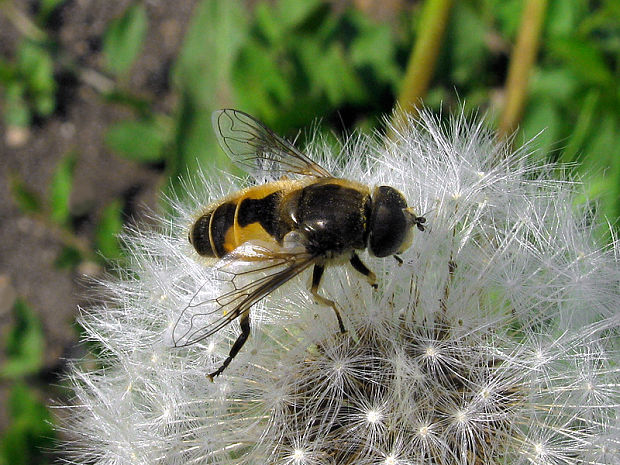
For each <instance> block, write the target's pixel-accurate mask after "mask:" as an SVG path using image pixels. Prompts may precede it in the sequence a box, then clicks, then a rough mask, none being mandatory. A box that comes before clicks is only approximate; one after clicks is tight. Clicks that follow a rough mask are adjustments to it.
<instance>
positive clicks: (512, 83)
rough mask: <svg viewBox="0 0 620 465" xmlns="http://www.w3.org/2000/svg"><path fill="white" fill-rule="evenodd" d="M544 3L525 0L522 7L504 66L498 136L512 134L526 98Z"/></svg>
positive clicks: (544, 1)
mask: <svg viewBox="0 0 620 465" xmlns="http://www.w3.org/2000/svg"><path fill="white" fill-rule="evenodd" d="M547 3H548V2H547V0H528V1H527V2H526V3H525V6H524V7H523V16H522V18H521V27H520V29H519V35H518V37H517V43H516V45H515V48H514V50H513V52H512V57H511V59H510V66H509V68H508V79H507V81H506V102H505V104H504V109H503V111H502V115H501V118H500V123H499V129H498V132H499V135H500V136H503V137H507V136H509V135H510V134H512V133H513V132H514V130H515V129H516V128H517V125H518V124H519V121H520V120H521V114H522V113H523V109H524V107H525V103H526V99H527V85H528V82H529V76H530V72H531V70H532V66H533V65H534V62H535V60H536V54H537V53H538V44H539V42H540V35H541V33H542V26H543V23H544V19H545V12H546V10H547Z"/></svg>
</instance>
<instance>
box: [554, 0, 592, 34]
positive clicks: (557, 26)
mask: <svg viewBox="0 0 620 465" xmlns="http://www.w3.org/2000/svg"><path fill="white" fill-rule="evenodd" d="M586 8H587V6H586V5H585V2H584V1H583V0H552V1H551V2H549V9H548V10H547V18H546V21H545V23H546V26H545V30H546V32H547V34H548V35H549V36H555V37H559V36H569V35H571V34H573V33H574V32H575V30H576V29H577V22H578V19H579V17H580V16H581V15H582V14H583V10H584V9H586Z"/></svg>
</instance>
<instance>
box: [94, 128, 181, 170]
mask: <svg viewBox="0 0 620 465" xmlns="http://www.w3.org/2000/svg"><path fill="white" fill-rule="evenodd" d="M168 132H169V131H168V130H167V128H164V127H162V125H160V124H158V123H157V122H156V121H153V120H150V121H133V120H127V121H121V122H120V123H116V124H114V125H112V126H111V127H110V128H108V130H107V132H106V135H105V143H106V145H107V146H108V147H109V148H110V149H112V150H113V151H114V152H115V153H117V154H118V155H120V156H122V157H123V158H126V159H128V160H133V161H137V162H141V163H156V162H160V161H162V160H163V159H164V156H165V153H164V147H165V145H166V144H167V143H168V141H169V137H170V135H169V134H168Z"/></svg>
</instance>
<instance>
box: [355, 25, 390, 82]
mask: <svg viewBox="0 0 620 465" xmlns="http://www.w3.org/2000/svg"><path fill="white" fill-rule="evenodd" d="M353 19H354V20H355V22H356V24H357V26H358V27H359V28H360V32H359V34H356V35H355V36H354V38H353V40H352V43H351V48H350V52H349V54H350V58H351V62H352V64H353V65H354V66H355V67H356V68H361V67H368V68H370V70H371V71H372V72H373V74H374V75H375V76H376V77H377V78H378V80H379V81H384V82H388V83H389V84H390V85H391V86H392V88H393V89H394V90H396V88H397V86H398V84H399V83H400V79H401V78H402V71H401V70H400V68H399V66H398V64H397V62H396V39H395V37H394V34H393V32H392V30H391V29H390V27H389V26H388V25H387V24H374V23H371V22H370V21H368V20H367V19H366V17H365V16H363V15H354V16H353Z"/></svg>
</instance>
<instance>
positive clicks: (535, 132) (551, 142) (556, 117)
mask: <svg viewBox="0 0 620 465" xmlns="http://www.w3.org/2000/svg"><path fill="white" fill-rule="evenodd" d="M561 121H562V119H561V118H560V111H559V109H558V106H557V105H556V104H555V102H554V101H552V100H548V99H542V98H541V99H539V100H536V101H531V102H530V103H529V105H528V107H527V110H526V113H525V115H524V118H523V124H522V126H521V135H522V137H523V141H526V142H527V141H530V140H531V141H532V144H533V145H532V147H534V148H535V149H537V152H538V153H539V154H540V155H541V156H548V155H549V154H550V153H552V151H553V149H555V148H556V145H555V144H557V140H558V132H559V128H560V123H561Z"/></svg>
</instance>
